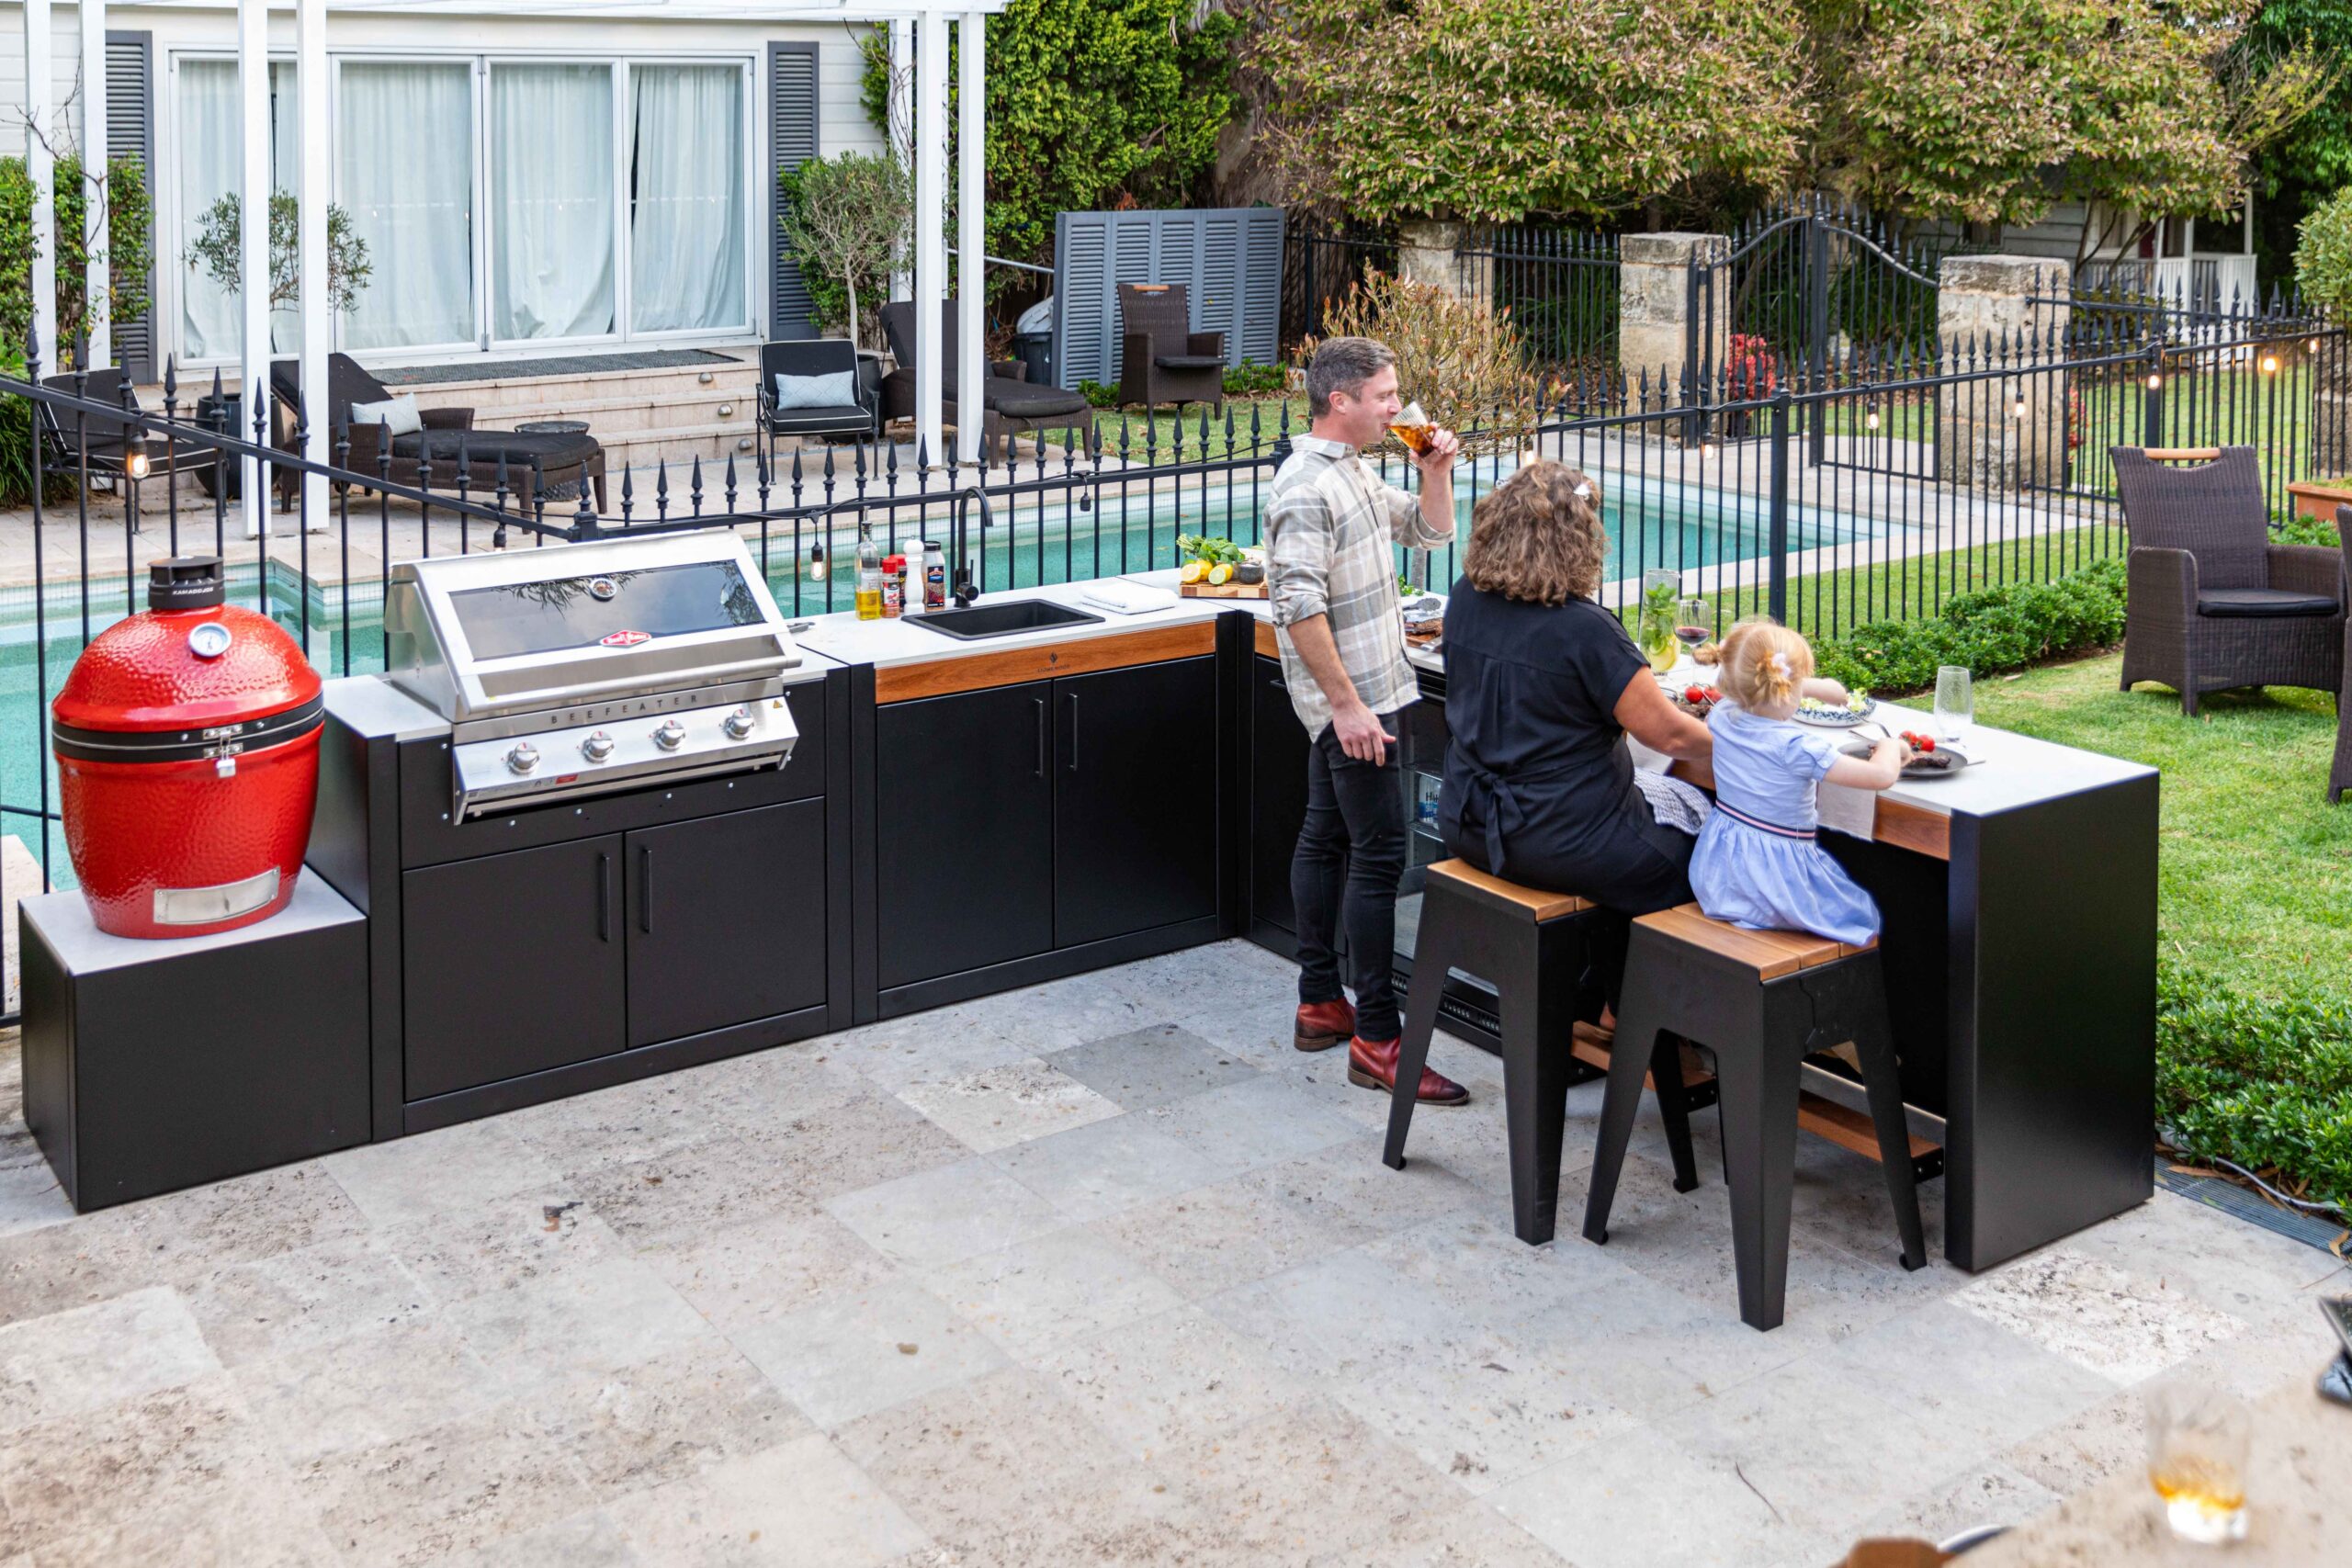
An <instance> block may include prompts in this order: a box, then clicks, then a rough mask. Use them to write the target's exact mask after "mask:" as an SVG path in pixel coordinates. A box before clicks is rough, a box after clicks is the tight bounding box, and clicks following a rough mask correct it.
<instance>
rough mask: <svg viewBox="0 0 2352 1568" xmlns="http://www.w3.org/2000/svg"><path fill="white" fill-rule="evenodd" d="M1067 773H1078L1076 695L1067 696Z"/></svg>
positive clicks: (1074, 693) (1073, 693)
mask: <svg viewBox="0 0 2352 1568" xmlns="http://www.w3.org/2000/svg"><path fill="white" fill-rule="evenodd" d="M1069 771H1070V772H1071V773H1076V772H1078V694H1077V693H1076V692H1072V693H1070V694H1069Z"/></svg>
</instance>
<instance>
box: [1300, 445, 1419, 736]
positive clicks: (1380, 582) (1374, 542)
mask: <svg viewBox="0 0 2352 1568" xmlns="http://www.w3.org/2000/svg"><path fill="white" fill-rule="evenodd" d="M1452 537H1453V529H1452V528H1451V527H1448V528H1447V529H1446V530H1445V531H1444V532H1442V533H1441V532H1439V531H1438V530H1436V529H1434V528H1431V527H1430V525H1429V524H1428V523H1427V522H1426V521H1425V520H1424V519H1423V518H1422V516H1421V503H1420V502H1419V501H1418V500H1416V499H1415V498H1414V497H1413V496H1411V495H1409V494H1408V493H1407V492H1406V491H1401V490H1398V489H1397V487H1396V486H1395V485H1392V484H1387V483H1385V482H1383V481H1382V480H1381V479H1379V478H1377V477H1376V476H1375V475H1374V473H1373V471H1372V469H1371V468H1370V467H1369V466H1367V465H1366V464H1365V462H1364V460H1363V458H1362V457H1358V456H1357V455H1356V449H1355V448H1354V447H1352V446H1349V445H1347V444H1346V443H1345V442H1341V441H1326V440H1323V439H1322V438H1321V437H1319V436H1314V435H1298V436H1293V437H1292V438H1291V455H1290V457H1289V459H1288V460H1287V461H1285V462H1284V463H1283V466H1282V467H1281V468H1279V469H1277V470H1275V473H1274V483H1273V490H1272V497H1271V499H1270V500H1269V502H1267V506H1266V562H1267V573H1266V576H1267V582H1268V584H1269V587H1270V589H1271V596H1272V607H1273V619H1274V637H1275V641H1276V642H1277V643H1278V644H1279V645H1280V646H1281V648H1282V652H1283V683H1284V684H1286V685H1287V686H1289V688H1290V704H1291V706H1292V707H1293V708H1294V709H1295V710H1296V711H1297V714H1298V721H1299V722H1300V723H1301V724H1303V725H1305V726H1306V733H1307V734H1308V735H1310V736H1314V735H1320V734H1322V733H1323V731H1324V729H1325V728H1327V727H1328V726H1329V724H1330V722H1331V703H1330V699H1329V697H1327V696H1326V695H1325V694H1324V693H1323V691H1322V688H1320V687H1319V686H1317V684H1316V683H1315V677H1314V676H1313V675H1311V674H1309V673H1308V672H1307V669H1306V660H1303V659H1301V658H1299V656H1298V649H1296V648H1295V647H1294V646H1293V645H1292V643H1291V639H1290V627H1291V626H1292V625H1293V624H1294V623H1295V622H1298V621H1303V620H1306V619H1308V618H1309V617H1311V616H1315V615H1324V616H1328V617H1329V621H1330V626H1331V640H1332V641H1333V642H1334V643H1336V644H1337V645H1338V646H1339V650H1340V667H1341V668H1342V669H1344V670H1346V671H1347V672H1348V679H1349V680H1350V681H1351V682H1354V683H1355V688H1356V695H1357V696H1359V697H1361V698H1363V703H1364V705H1365V706H1366V707H1369V708H1370V709H1371V710H1372V711H1373V712H1374V713H1377V714H1391V713H1395V712H1396V711H1397V709H1399V708H1401V707H1403V706H1404V705H1406V704H1408V703H1409V702H1411V701H1412V700H1413V699H1414V698H1415V697H1417V696H1419V694H1420V687H1419V684H1418V683H1417V682H1415V681H1414V679H1413V667H1412V666H1411V665H1410V664H1408V663H1407V662H1406V660H1405V623H1404V619H1403V616H1402V615H1401V613H1400V611H1401V607H1400V605H1399V603H1398V600H1397V558H1396V555H1395V553H1394V552H1393V551H1392V550H1391V548H1390V547H1391V546H1392V545H1406V546H1409V547H1413V548H1416V549H1427V548H1429V547H1431V546H1433V545H1442V544H1443V543H1445V542H1446V540H1448V539H1450V538H1452Z"/></svg>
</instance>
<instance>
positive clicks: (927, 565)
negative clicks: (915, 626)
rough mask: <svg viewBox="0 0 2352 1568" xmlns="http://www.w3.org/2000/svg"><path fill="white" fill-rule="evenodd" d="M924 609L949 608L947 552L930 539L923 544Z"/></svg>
mask: <svg viewBox="0 0 2352 1568" xmlns="http://www.w3.org/2000/svg"><path fill="white" fill-rule="evenodd" d="M922 607H923V610H924V611H925V613H929V612H930V611H933V610H944V609H945V608H947V552H946V551H944V550H943V549H941V548H940V547H939V546H938V545H937V544H935V543H933V541H932V540H929V539H925V540H924V541H923V542H922Z"/></svg>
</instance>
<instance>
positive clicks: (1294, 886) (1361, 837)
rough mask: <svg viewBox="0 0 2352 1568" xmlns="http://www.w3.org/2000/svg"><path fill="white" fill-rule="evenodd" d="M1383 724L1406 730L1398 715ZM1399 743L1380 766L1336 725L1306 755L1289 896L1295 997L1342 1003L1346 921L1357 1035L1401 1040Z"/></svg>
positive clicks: (1401, 809) (1401, 802)
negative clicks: (1354, 752) (1359, 754)
mask: <svg viewBox="0 0 2352 1568" xmlns="http://www.w3.org/2000/svg"><path fill="white" fill-rule="evenodd" d="M1380 728H1382V729H1383V730H1384V731H1385V732H1386V733H1388V734H1390V735H1398V734H1401V733H1403V732H1402V731H1401V730H1399V729H1398V728H1397V716H1396V715H1395V714H1393V713H1392V714H1383V715H1381V716H1380ZM1398 766H1399V763H1398V761H1397V744H1396V742H1394V741H1391V742H1390V743H1389V744H1388V749H1387V754H1386V760H1385V761H1383V762H1382V763H1380V764H1379V765H1378V766H1376V767H1375V766H1374V764H1372V763H1370V762H1360V761H1357V760H1356V759H1354V758H1353V757H1351V756H1349V755H1348V754H1347V753H1346V752H1345V751H1343V750H1340V738H1339V735H1338V732H1337V730H1336V728H1334V727H1333V726H1330V725H1325V726H1324V727H1323V733H1322V734H1320V735H1317V737H1316V738H1315V744H1314V747H1313V749H1312V750H1309V751H1308V753H1307V758H1306V822H1305V823H1304V824H1303V825H1302V826H1301V827H1300V828H1299V830H1298V851H1297V852H1296V854H1295V856H1294V857H1293V858H1292V860H1291V863H1290V896H1291V901H1292V902H1293V903H1294V904H1295V905H1296V906H1297V911H1298V999H1299V1000H1300V1001H1301V1002H1304V1003H1310V1004H1311V1003H1315V1002H1328V1001H1336V1000H1337V999H1338V998H1339V997H1340V955H1339V953H1338V951H1337V950H1338V946H1339V934H1340V922H1341V920H1342V919H1344V920H1345V921H1346V923H1347V931H1348V968H1349V970H1350V974H1349V975H1348V979H1349V980H1350V981H1351V983H1352V984H1353V985H1354V987H1355V992H1356V1033H1357V1034H1358V1035H1359V1036H1360V1037H1362V1038H1363V1039H1365V1040H1394V1039H1396V1038H1397V1036H1398V1035H1400V1034H1402V1033H1403V1032H1405V1031H1404V1025H1403V1023H1402V1022H1401V1021H1399V1019H1398V1018H1397V987H1396V982H1395V979H1394V970H1393V969H1392V967H1391V965H1392V964H1393V962H1394V960H1395V953H1396V947H1397V879H1398V878H1399V877H1401V876H1403V875H1404V874H1405V796H1404V793H1403V791H1402V790H1401V788H1400V787H1399V786H1398V784H1397V769H1398Z"/></svg>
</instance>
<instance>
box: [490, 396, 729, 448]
mask: <svg viewBox="0 0 2352 1568" xmlns="http://www.w3.org/2000/svg"><path fill="white" fill-rule="evenodd" d="M759 412H760V409H759V400H758V399H757V398H756V397H754V396H753V395H752V390H751V389H750V388H748V387H747V388H745V389H742V390H741V391H740V392H738V391H733V390H725V391H720V392H718V393H713V392H712V391H710V390H709V389H707V388H698V389H696V390H695V393H694V394H693V395H691V396H684V395H682V396H679V397H675V398H647V397H627V398H567V399H549V400H548V401H546V402H544V403H525V404H517V405H515V406H514V407H510V408H496V409H484V408H476V409H475V410H474V423H476V424H479V425H481V426H482V427H483V428H485V429H488V428H491V427H493V426H496V427H503V428H506V429H512V428H513V427H515V425H518V424H523V423H528V422H529V421H532V420H539V419H584V420H586V421H587V422H588V428H589V431H590V433H591V434H594V436H595V437H596V438H597V439H598V440H599V441H602V440H605V439H607V438H611V437H618V436H620V435H621V434H624V433H632V432H637V431H649V430H676V429H683V428H685V427H687V426H691V425H699V424H724V423H735V424H742V425H755V424H757V423H759Z"/></svg>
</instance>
